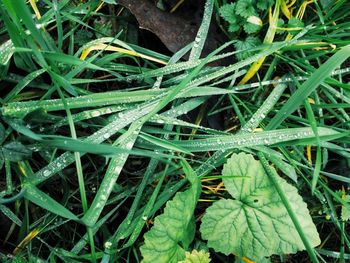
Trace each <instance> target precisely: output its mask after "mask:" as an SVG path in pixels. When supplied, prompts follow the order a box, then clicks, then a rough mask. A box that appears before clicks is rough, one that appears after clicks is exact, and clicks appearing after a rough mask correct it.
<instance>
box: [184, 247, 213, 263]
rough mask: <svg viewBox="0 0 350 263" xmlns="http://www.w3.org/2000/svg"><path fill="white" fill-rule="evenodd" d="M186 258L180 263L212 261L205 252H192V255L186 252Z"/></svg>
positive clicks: (207, 262) (205, 262) (206, 262)
mask: <svg viewBox="0 0 350 263" xmlns="http://www.w3.org/2000/svg"><path fill="white" fill-rule="evenodd" d="M185 256H186V258H185V260H181V261H179V262H178V263H209V262H210V261H211V260H210V255H209V252H206V251H204V250H200V251H197V250H192V251H191V253H190V252H186V253H185Z"/></svg>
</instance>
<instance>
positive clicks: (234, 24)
mask: <svg viewBox="0 0 350 263" xmlns="http://www.w3.org/2000/svg"><path fill="white" fill-rule="evenodd" d="M271 5H272V1H257V2H256V1H252V0H238V1H237V2H235V3H228V4H224V5H222V6H221V7H220V9H219V14H220V16H221V17H222V18H223V19H224V20H225V21H226V22H228V24H229V26H228V30H229V32H231V33H235V32H237V31H238V30H239V29H240V28H241V27H242V26H243V29H244V31H245V32H246V33H248V34H252V33H256V32H258V31H259V30H260V29H261V27H262V22H261V19H260V18H259V15H258V13H259V10H260V11H264V10H266V9H268V8H269V7H270V6H271Z"/></svg>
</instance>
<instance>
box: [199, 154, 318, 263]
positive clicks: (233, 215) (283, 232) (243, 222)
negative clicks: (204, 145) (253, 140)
mask: <svg viewBox="0 0 350 263" xmlns="http://www.w3.org/2000/svg"><path fill="white" fill-rule="evenodd" d="M271 168H272V167H271ZM273 171H274V172H275V170H273ZM222 174H223V181H224V184H225V186H226V189H227V191H228V192H229V193H230V194H231V195H232V197H234V198H235V200H232V199H222V200H219V201H218V202H216V203H214V204H213V205H212V206H211V207H209V208H208V209H207V210H206V214H205V215H204V217H203V219H202V224H201V228H200V230H201V233H202V237H203V238H204V239H206V240H208V245H209V246H210V247H212V248H214V249H215V250H216V251H219V252H222V253H224V254H226V255H228V254H230V253H234V254H236V255H238V256H241V257H249V258H251V259H253V260H257V262H260V260H263V259H264V258H265V257H268V256H271V255H273V254H288V253H295V252H297V251H299V250H304V249H305V247H304V245H303V242H302V240H301V238H300V237H299V234H298V232H297V230H296V228H295V226H294V224H293V222H292V220H291V219H290V217H289V214H288V211H287V209H286V208H285V206H284V205H283V203H282V201H281V199H280V197H279V195H278V193H277V192H276V191H275V189H274V186H273V184H272V183H271V181H270V180H269V178H268V177H267V175H266V173H265V171H264V168H263V166H262V165H261V163H260V162H259V161H256V160H255V159H254V158H253V156H252V155H251V154H245V153H240V154H233V155H232V157H231V158H230V159H229V160H228V162H227V163H226V164H225V165H224V169H223V171H222ZM234 176H238V177H237V178H234ZM276 176H277V175H276ZM277 178H278V182H279V184H280V185H281V187H282V188H283V190H284V192H285V195H286V196H287V198H288V199H289V202H290V204H292V208H293V211H294V213H295V214H296V216H297V218H298V220H299V222H300V224H301V226H302V228H303V230H304V232H305V234H306V236H307V238H308V239H309V242H310V244H311V245H312V246H317V245H319V244H320V239H319V236H318V233H317V230H316V227H315V225H314V224H313V222H312V219H311V216H310V214H309V211H308V209H307V206H306V204H305V203H304V202H303V200H302V198H301V196H300V195H299V194H298V191H297V189H296V188H295V187H293V186H291V185H290V184H288V183H287V182H286V181H285V180H284V179H282V178H280V177H277Z"/></svg>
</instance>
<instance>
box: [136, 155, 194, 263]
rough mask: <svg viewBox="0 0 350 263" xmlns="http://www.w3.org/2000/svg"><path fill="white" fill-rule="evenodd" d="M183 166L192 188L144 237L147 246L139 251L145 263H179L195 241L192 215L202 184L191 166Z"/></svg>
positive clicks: (169, 205)
mask: <svg viewBox="0 0 350 263" xmlns="http://www.w3.org/2000/svg"><path fill="white" fill-rule="evenodd" d="M183 165H184V168H185V169H184V170H185V172H186V170H187V172H186V175H187V178H188V179H189V181H190V182H191V187H190V188H189V189H188V190H186V191H184V192H179V193H177V194H176V195H175V197H174V198H173V200H171V201H168V202H167V204H166V207H165V209H164V213H163V214H161V215H159V216H157V217H156V218H155V220H154V226H153V227H152V229H151V230H150V231H149V232H147V233H146V234H145V235H144V238H145V244H144V245H143V246H141V248H140V250H141V254H142V256H143V261H142V262H144V263H147V262H159V263H163V262H164V263H177V262H178V261H179V260H182V259H184V258H185V251H186V249H187V248H188V247H189V245H190V243H191V242H192V240H193V237H194V234H195V230H196V227H195V222H194V217H193V212H194V209H195V207H196V204H197V201H198V198H199V194H200V190H201V184H200V180H199V179H198V178H197V175H196V174H195V173H194V172H193V170H192V169H191V168H190V166H189V165H188V164H187V163H185V162H184V163H183Z"/></svg>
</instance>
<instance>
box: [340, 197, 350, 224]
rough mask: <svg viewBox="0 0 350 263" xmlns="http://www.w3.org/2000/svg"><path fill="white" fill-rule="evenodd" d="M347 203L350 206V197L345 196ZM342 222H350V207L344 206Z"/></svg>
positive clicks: (342, 208)
mask: <svg viewBox="0 0 350 263" xmlns="http://www.w3.org/2000/svg"><path fill="white" fill-rule="evenodd" d="M344 201H345V202H347V203H348V204H350V195H346V196H345V200H344ZM341 220H343V221H348V220H350V209H349V206H342V207H341Z"/></svg>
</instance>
